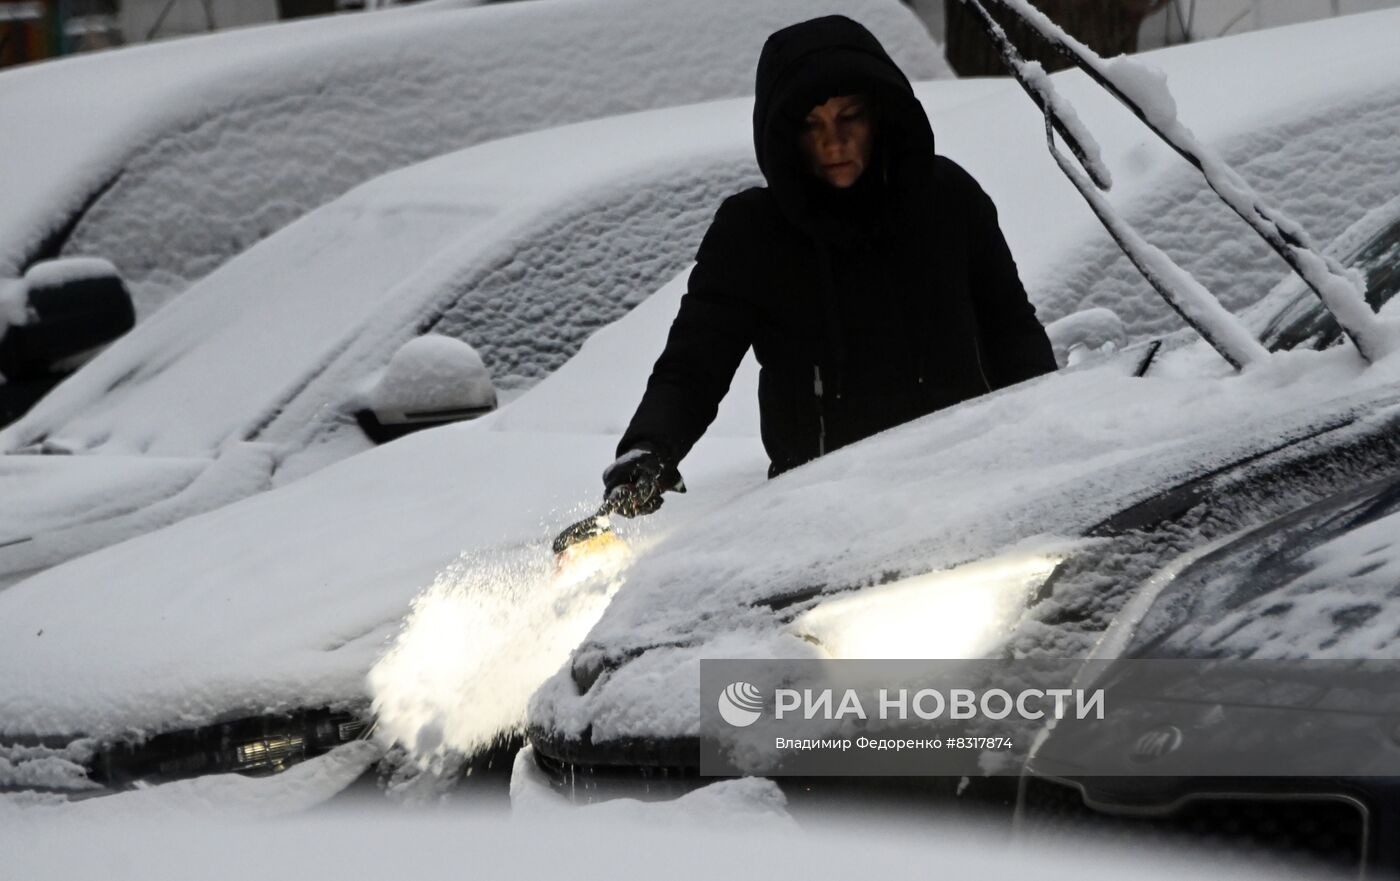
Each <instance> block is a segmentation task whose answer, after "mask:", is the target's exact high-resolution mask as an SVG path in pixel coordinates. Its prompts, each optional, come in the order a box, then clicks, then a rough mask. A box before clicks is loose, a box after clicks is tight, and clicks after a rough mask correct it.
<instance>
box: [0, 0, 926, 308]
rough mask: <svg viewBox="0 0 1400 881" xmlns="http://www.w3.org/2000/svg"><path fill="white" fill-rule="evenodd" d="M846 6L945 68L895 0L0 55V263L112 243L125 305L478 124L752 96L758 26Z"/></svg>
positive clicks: (483, 11)
mask: <svg viewBox="0 0 1400 881" xmlns="http://www.w3.org/2000/svg"><path fill="white" fill-rule="evenodd" d="M828 12H844V13H846V14H849V15H851V16H852V17H854V18H856V19H858V20H860V21H862V22H863V23H865V24H866V25H867V26H869V27H870V28H871V30H872V31H874V32H875V33H876V34H877V35H878V36H879V37H880V38H881V40H882V41H883V42H884V43H885V45H886V47H887V48H888V49H889V50H890V52H891V54H892V55H893V56H894V57H895V58H896V60H897V61H898V62H899V63H900V64H901V65H902V66H903V67H904V68H905V70H906V71H907V72H908V73H909V75H910V76H911V77H913V78H915V79H927V78H932V77H938V76H946V75H949V71H948V68H947V65H946V63H945V62H944V60H943V58H942V53H941V51H940V50H939V48H938V46H937V45H936V44H935V43H934V42H933V40H932V39H931V38H930V37H929V36H928V33H927V31H926V30H925V29H924V27H923V25H922V24H921V23H920V22H919V21H918V19H917V18H915V16H914V14H913V13H912V12H911V11H909V10H908V9H907V8H905V7H904V6H903V5H902V4H900V3H898V2H895V0H778V2H773V0H764V2H761V3H760V2H753V0H711V2H706V3H692V2H689V0H536V2H531V3H503V4H496V5H491V6H484V7H478V8H462V5H461V4H441V5H437V6H430V7H423V8H413V7H406V8H404V9H394V10H387V11H384V12H379V13H376V14H375V15H372V16H365V15H351V16H332V17H328V18H316V19H311V20H305V21H299V22H293V23H286V24H276V25H269V26H263V27H256V28H246V29H241V30H236V31H227V32H222V33H217V34H213V35H209V36H201V37H195V38H188V39H181V40H172V41H165V42H161V43H159V44H153V45H146V46H141V47H138V48H132V49H124V50H120V51H114V52H103V53H97V54H94V55H91V56H83V57H80V58H75V59H72V60H64V61H60V62H49V63H44V64H37V65H30V66H23V67H20V68H16V69H13V70H9V71H6V72H4V73H3V74H0V118H3V119H4V120H5V126H4V127H3V129H2V130H0V179H3V180H4V181H5V182H6V194H5V207H4V209H3V210H0V275H4V274H6V273H7V272H8V273H9V274H15V273H17V271H18V270H19V269H20V268H22V267H23V266H24V265H25V263H27V262H28V261H29V260H31V259H33V258H34V256H36V254H37V253H38V251H39V249H40V248H41V247H43V245H44V242H45V240H46V239H47V238H48V237H50V236H51V235H53V234H54V233H55V232H56V231H57V230H59V229H60V228H61V227H62V226H63V225H64V224H66V223H67V222H68V221H69V220H70V219H71V218H73V217H74V215H75V214H78V213H81V212H83V210H84V206H86V205H88V203H91V205H90V207H88V208H87V210H86V213H84V214H83V216H82V219H81V220H80V221H79V222H78V224H77V226H76V227H75V228H74V229H73V231H72V234H71V236H70V237H69V238H68V240H67V241H66V242H65V243H64V244H63V247H62V249H61V250H60V252H59V254H60V255H62V256H70V255H95V256H102V257H106V258H109V259H111V260H112V261H113V262H115V263H116V264H117V266H118V267H119V268H120V269H121V271H122V274H123V276H124V277H125V278H126V279H127V280H128V281H129V283H130V284H131V286H132V288H133V295H134V297H135V300H136V304H137V311H138V315H139V316H140V317H141V318H144V317H146V316H148V315H149V314H151V313H152V312H153V311H154V310H155V309H156V308H158V307H159V306H160V305H162V304H163V303H165V302H167V301H168V300H169V299H170V298H171V297H173V296H174V295H176V294H178V293H179V292H181V291H182V290H183V289H184V288H185V287H186V286H188V284H189V283H190V282H192V281H194V280H195V279H197V278H200V277H201V276H203V275H206V274H207V273H209V272H210V271H212V270H213V269H215V268H216V267H218V266H219V265H220V264H222V263H223V262H224V261H225V260H227V259H228V258H230V257H232V256H234V255H235V254H238V253H239V252H241V251H244V250H246V249H247V248H249V247H250V246H252V245H253V244H254V243H255V242H257V241H258V240H260V239H262V238H264V237H266V236H267V235H269V234H270V233H272V232H274V231H276V230H277V229H279V228H281V227H283V226H285V225H286V224H288V223H289V222H291V221H292V220H294V219H296V218H297V217H298V216H300V215H302V214H304V213H306V212H307V211H309V210H311V209H312V208H315V207H317V206H318V205H322V204H325V203H326V202H329V201H331V200H332V199H333V198H335V197H336V196H338V195H340V194H341V193H344V192H345V191H347V190H349V189H350V188H351V187H353V186H355V185H356V184H359V183H361V182H363V181H366V180H369V179H370V178H373V177H376V176H378V175H380V174H383V173H384V172H386V171H389V170H390V169H393V168H398V167H402V166H405V165H410V164H412V163H415V162H418V161H421V160H423V159H426V158H428V157H431V156H434V155H437V154H440V153H445V152H449V151H451V150H457V149H461V148H463V147H466V146H469V145H472V144H477V143H481V142H484V141H487V140H491V139H495V138H501V137H505V136H508V135H513V134H518V133H521V132H526V131H533V130H538V129H542V128H546V127H550V126H556V125H561V124H564V123H569V122H576V121H580V120H584V119H592V118H598V117H603V116H608V115H613V114H619V113H628V112H632V111H638V110H644V109H648V108H654V107H663V106H669V105H678V104H687V103H692V102H695V101H704V100H709V99H714V98H724V97H733V96H739V95H746V94H751V93H752V90H753V70H754V63H755V62H756V60H757V58H758V53H759V49H760V48H761V46H762V45H763V40H764V39H765V38H766V37H767V35H768V34H769V33H771V32H772V31H774V30H776V29H777V28H779V27H782V26H784V25H787V24H791V23H792V22H795V21H798V20H800V19H803V18H807V17H811V16H815V15H819V14H823V13H828Z"/></svg>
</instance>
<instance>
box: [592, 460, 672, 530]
mask: <svg viewBox="0 0 1400 881" xmlns="http://www.w3.org/2000/svg"><path fill="white" fill-rule="evenodd" d="M664 492H681V493H683V492H685V481H683V480H681V473H680V472H679V471H677V470H676V466H675V465H672V464H671V463H670V462H668V461H666V459H665V458H664V457H663V456H662V455H661V453H660V452H658V451H657V450H656V449H655V448H654V447H650V446H642V447H637V448H635V449H631V450H628V451H627V452H625V453H623V454H622V455H621V456H619V457H618V458H617V461H616V462H614V463H612V464H611V465H609V466H608V467H607V469H605V470H604V471H603V493H604V495H605V496H606V498H607V503H608V505H609V506H611V507H612V509H613V510H614V511H616V512H617V513H619V514H621V515H622V516H623V517H636V516H638V515H640V514H650V513H652V512H654V511H655V510H656V509H657V508H660V507H661V494H662V493H664Z"/></svg>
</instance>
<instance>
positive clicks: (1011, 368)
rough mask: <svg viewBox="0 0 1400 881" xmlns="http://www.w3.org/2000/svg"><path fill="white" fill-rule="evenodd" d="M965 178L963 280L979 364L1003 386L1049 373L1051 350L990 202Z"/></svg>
mask: <svg viewBox="0 0 1400 881" xmlns="http://www.w3.org/2000/svg"><path fill="white" fill-rule="evenodd" d="M967 181H968V183H969V184H970V185H971V187H972V198H971V202H972V205H971V221H972V222H971V224H970V235H971V240H970V241H969V251H970V256H969V259H970V272H969V279H968V283H969V284H970V285H971V288H972V302H973V307H974V309H975V311H976V315H977V324H978V328H979V337H980V339H979V344H980V347H981V351H982V368H983V370H984V371H985V372H986V374H987V380H988V382H990V383H991V385H992V387H993V388H1004V387H1005V386H1008V385H1014V384H1016V383H1018V382H1022V381H1023V380H1027V379H1030V378H1032V377H1035V376H1040V375H1041V374H1043V373H1049V372H1051V371H1052V370H1054V369H1055V366H1056V365H1055V354H1054V350H1053V349H1052V348H1051V346H1050V338H1049V337H1048V336H1047V335H1046V333H1045V328H1044V327H1042V326H1041V324H1040V321H1038V320H1037V319H1036V317H1035V307H1034V306H1032V305H1031V302H1030V299H1029V298H1028V297H1027V296H1026V289H1025V287H1024V286H1022V284H1021V277H1020V275H1019V274H1018V273H1017V271H1016V261H1015V259H1013V258H1012V256H1011V249H1010V248H1009V247H1007V245H1006V237H1005V236H1003V235H1002V232H1001V225H1000V224H999V223H998V222H997V209H996V206H995V205H994V204H993V203H992V200H991V197H990V196H988V195H987V194H986V192H985V191H983V189H982V188H981V187H980V186H979V185H978V184H977V182H976V181H974V180H973V179H972V178H971V177H970V176H969V177H968V178H967Z"/></svg>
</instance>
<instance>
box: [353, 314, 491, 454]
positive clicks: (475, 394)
mask: <svg viewBox="0 0 1400 881" xmlns="http://www.w3.org/2000/svg"><path fill="white" fill-rule="evenodd" d="M358 400H359V404H360V408H359V409H358V410H357V411H356V412H355V419H356V421H357V422H359V424H360V428H361V429H363V430H364V432H365V434H366V435H368V436H369V438H370V440H372V441H374V442H375V443H377V444H382V443H387V442H388V441H391V440H394V439H395V438H399V437H403V436H404V435H406V434H409V433H411V432H414V431H419V430H421V429H424V428H432V427H434V426H437V425H446V424H448V423H450V422H461V421H463V420H467V419H476V418H478V417H481V416H484V415H486V414H487V413H490V412H491V411H492V410H495V409H496V404H497V402H496V388H495V386H494V385H493V384H492V382H491V374H490V372H489V371H487V369H486V364H485V363H484V362H483V361H482V360H481V356H480V355H478V354H477V352H476V350H475V349H473V348H472V347H471V346H470V345H468V344H467V343H464V342H462V341H461V340H459V339H455V338H453V337H446V336H440V335H437V334H426V335H424V336H420V337H416V338H415V339H412V340H409V341H408V342H406V343H404V344H403V345H402V346H401V347H400V348H399V350H398V351H397V352H395V353H394V356H393V357H392V358H390V359H389V364H388V366H387V367H385V368H384V369H383V370H382V371H380V372H379V373H378V374H376V375H375V376H373V377H371V378H370V380H369V382H368V383H366V386H365V388H364V390H363V391H362V392H361V394H360V395H359V396H358Z"/></svg>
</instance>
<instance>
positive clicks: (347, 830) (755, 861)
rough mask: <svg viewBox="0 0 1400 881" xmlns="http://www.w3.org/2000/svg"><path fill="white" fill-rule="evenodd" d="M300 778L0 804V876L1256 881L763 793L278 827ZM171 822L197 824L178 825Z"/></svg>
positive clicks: (1186, 862) (1138, 854) (1204, 864)
mask: <svg viewBox="0 0 1400 881" xmlns="http://www.w3.org/2000/svg"><path fill="white" fill-rule="evenodd" d="M336 758H337V757H336V755H335V754H332V755H331V756H328V757H326V758H323V759H318V760H314V761H313V762H312V763H308V764H310V765H316V766H319V767H318V768H317V770H319V771H321V773H322V774H324V775H325V776H330V771H329V769H328V768H327V767H326V766H328V765H330V764H331V763H332V761H333V760H335V759H336ZM342 764H344V760H343V759H342ZM303 767H304V766H303ZM301 770H302V769H301V768H294V769H292V770H291V771H289V772H287V773H286V774H283V775H280V776H279V777H274V778H269V779H264V780H245V779H243V778H238V781H237V782H235V781H231V780H220V781H217V782H216V781H207V782H205V781H199V782H201V783H204V784H205V785H204V786H203V787H202V788H203V789H204V791H205V792H206V793H207V794H208V795H210V796H213V795H217V794H221V792H222V793H230V792H231V791H232V792H231V794H236V795H237V796H240V798H238V799H236V802H237V804H238V808H236V809H232V810H230V809H226V808H224V807H223V806H221V805H220V804H219V802H218V800H216V799H212V798H211V799H208V800H207V801H204V802H202V803H201V802H200V801H198V800H195V799H191V798H189V797H188V796H189V790H190V789H192V788H193V787H189V786H184V787H181V786H180V785H179V784H172V786H173V787H177V788H180V789H182V790H183V791H181V792H180V793H178V794H176V793H172V794H171V799H170V807H168V808H167V809H165V810H161V809H160V808H159V807H158V805H157V803H158V802H159V800H160V798H161V797H162V796H164V795H165V793H164V792H163V790H166V789H169V788H171V787H158V788H155V789H152V790H148V791H146V792H141V793H133V794H131V795H122V796H115V797H112V798H106V799H101V800H99V801H98V802H92V803H89V804H86V805H75V806H69V807H66V808H55V809H49V810H38V809H36V810H30V811H27V812H25V813H20V812H18V811H11V812H7V811H5V810H4V805H3V803H0V818H2V819H3V822H0V848H3V849H4V851H5V854H6V858H7V870H8V871H9V872H11V873H12V874H13V876H14V877H16V878H25V879H30V881H47V879H63V881H68V879H73V878H85V877H94V878H103V879H111V881H183V879H187V878H189V877H190V876H191V874H192V868H191V867H197V868H196V869H195V870H194V874H197V875H198V877H200V878H204V879H208V881H241V879H244V878H247V877H249V876H250V875H252V876H256V877H338V878H340V877H344V878H391V877H399V876H401V875H403V874H404V872H405V868H406V867H411V873H412V876H413V877H414V878H416V879H422V881H448V879H457V878H461V877H462V876H463V874H464V873H465V872H476V873H479V874H481V875H483V876H486V877H511V878H521V879H540V881H555V879H558V878H560V877H563V876H567V877H569V878H571V879H579V881H594V879H597V881H619V879H639V878H653V877H657V876H658V875H664V876H665V877H667V878H673V879H677V881H691V879H694V881H712V879H715V878H750V877H801V878H849V877H853V876H857V877H862V876H863V877H876V878H881V879H899V878H909V879H921V878H927V877H928V875H929V867H930V866H937V867H938V868H939V870H940V871H941V872H943V873H946V874H947V875H948V876H950V877H990V878H1010V877H1023V876H1032V877H1035V878H1037V879H1040V881H1098V879H1117V878H1123V877H1132V878H1137V879H1143V881H1155V879H1178V878H1183V877H1212V878H1222V879H1226V878H1228V879H1236V881H1250V879H1255V878H1259V879H1263V878H1268V877H1274V876H1270V875H1267V874H1263V873H1262V870H1260V871H1259V872H1254V871H1250V870H1249V869H1246V868H1244V867H1242V866H1240V865H1238V864H1232V863H1224V862H1211V861H1210V858H1209V857H1208V856H1207V855H1203V854H1201V853H1199V852H1197V853H1193V854H1186V853H1179V852H1178V853H1172V852H1168V851H1165V850H1162V851H1154V850H1147V851H1144V850H1143V849H1142V848H1141V847H1137V848H1135V849H1134V850H1133V851H1132V852H1131V853H1128V852H1126V851H1124V850H1120V849H1115V848H1111V847H1105V846H1096V847H1094V848H1093V850H1092V851H1090V852H1086V850H1085V847H1084V844H1083V843H1082V842H1065V841H1060V842H1039V841H1032V842H1029V843H1026V844H1021V845H1014V846H1013V845H1010V844H1009V843H1008V841H1007V840H1006V835H1005V832H1004V831H1001V830H998V829H994V828H983V827H981V826H977V825H973V824H971V823H969V822H968V821H967V820H966V819H965V818H957V817H953V816H948V815H944V814H942V813H935V812H932V811H930V812H927V813H924V812H920V813H918V814H917V815H915V816H909V815H900V814H898V813H896V812H893V811H888V810H883V811H882V810H880V809H879V806H877V805H871V806H868V807H866V809H865V810H863V811H860V812H847V813H846V814H845V815H844V816H843V815H836V814H834V813H831V814H827V813H823V814H820V815H815V816H813V815H810V812H809V816H807V817H806V818H805V820H804V824H803V825H802V826H799V825H798V824H797V823H795V822H794V821H793V819H792V818H791V817H790V816H789V812H788V805H787V802H786V800H785V799H784V797H783V794H782V792H781V791H779V790H778V787H777V786H776V785H775V784H774V783H772V782H771V781H767V780H756V779H749V780H728V781H720V782H716V783H712V784H711V785H709V786H706V787H704V788H702V789H699V790H697V791H695V792H693V793H690V794H689V795H687V796H685V797H683V798H680V799H677V800H674V801H669V802H662V803H643V802H639V801H635V800H632V799H622V800H618V801H613V802H608V803H605V804H599V805H593V806H589V807H586V808H582V809H580V810H576V811H574V810H560V809H558V808H554V809H551V808H552V807H554V806H553V805H552V804H551V802H557V801H558V799H557V796H554V795H553V794H552V793H539V794H536V793H534V792H528V793H527V792H513V793H512V800H513V802H514V811H513V816H509V817H507V816H503V815H502V814H501V813H499V812H492V811H489V810H482V809H478V810H471V809H456V810H451V809H447V810H436V811H422V810H420V811H405V810H390V809H386V808H385V807H383V806H382V804H373V805H366V804H363V803H356V802H349V803H348V804H342V803H335V802H332V803H331V804H329V805H326V806H324V807H322V808H320V809H319V810H318V811H316V812H313V813H310V814H307V815H303V816H286V814H288V813H290V812H291V811H290V810H289V806H291V805H295V804H297V803H298V801H299V798H298V797H297V796H295V795H290V796H283V794H282V790H283V789H284V788H289V784H288V783H287V782H284V781H286V780H287V778H291V777H305V776H307V775H305V774H302V773H301ZM519 776H521V775H520V774H517V777H519ZM538 787H539V784H536V785H535V788H538ZM251 794H259V795H261V797H262V803H263V804H262V807H261V809H260V810H259V809H257V806H256V804H255V803H254V802H253V801H251V800H250V799H248V798H247V796H248V795H251ZM279 799H283V800H284V801H285V805H279V804H278V802H279ZM178 806H185V807H192V808H194V809H195V810H196V811H197V813H193V814H191V813H185V814H183V815H180V814H179V813H178ZM863 807H864V806H863ZM279 808H280V809H279ZM211 820H213V822H211ZM250 842H252V843H255V844H254V845H253V846H250ZM1294 874H1296V872H1294Z"/></svg>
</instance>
